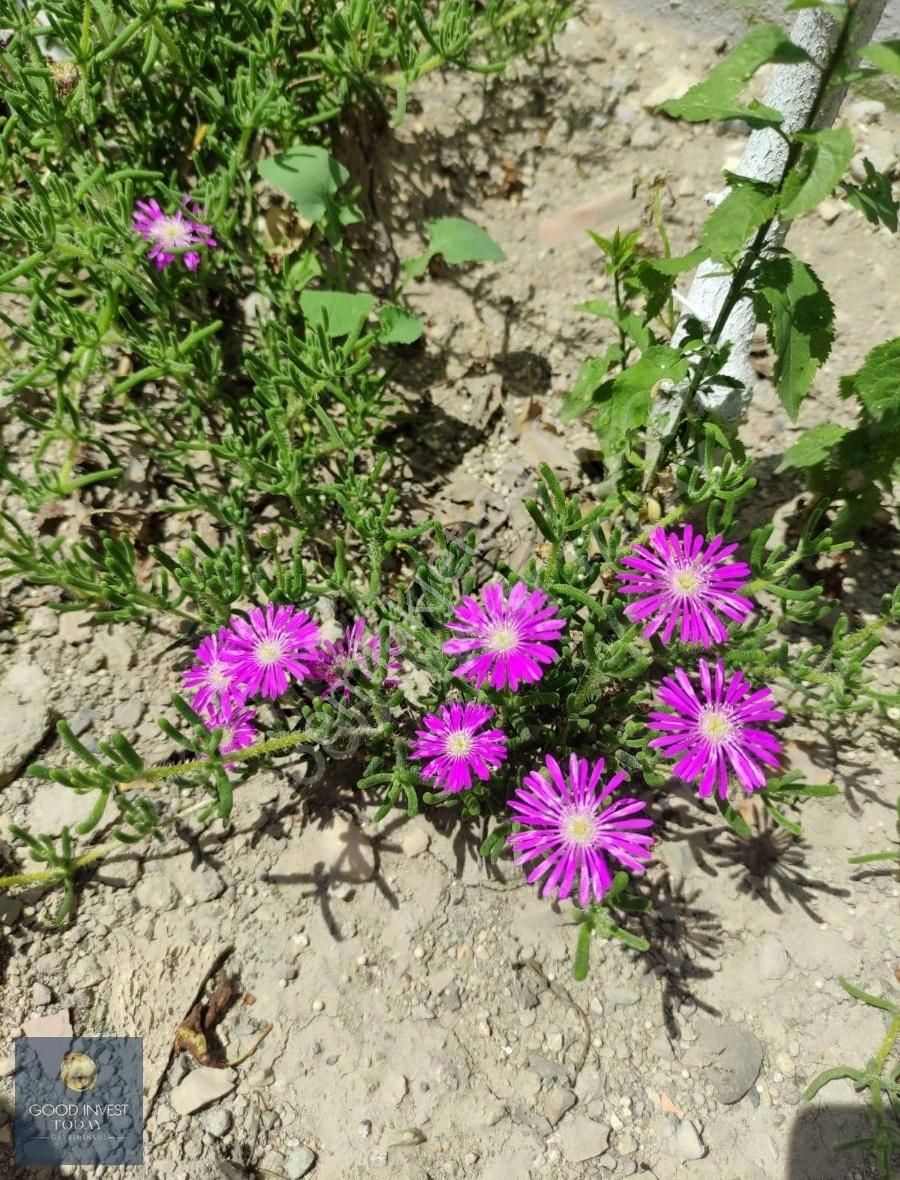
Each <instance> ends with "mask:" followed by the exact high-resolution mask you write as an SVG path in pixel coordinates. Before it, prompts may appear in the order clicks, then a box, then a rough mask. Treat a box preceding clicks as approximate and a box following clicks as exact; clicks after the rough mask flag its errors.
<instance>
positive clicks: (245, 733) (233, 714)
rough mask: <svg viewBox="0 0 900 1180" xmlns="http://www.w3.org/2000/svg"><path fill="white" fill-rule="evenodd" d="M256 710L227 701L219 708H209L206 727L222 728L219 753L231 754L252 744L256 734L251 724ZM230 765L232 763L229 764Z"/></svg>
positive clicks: (211, 728)
mask: <svg viewBox="0 0 900 1180" xmlns="http://www.w3.org/2000/svg"><path fill="white" fill-rule="evenodd" d="M255 717H256V710H255V709H251V708H248V706H246V705H235V704H232V703H230V702H229V703H227V704H225V705H223V706H222V707H221V708H218V709H213V710H211V711H210V712H209V713H208V714H207V716H206V728H207V729H209V730H210V731H212V730H213V729H221V730H222V740H221V742H220V743H219V753H220V754H233V753H234V751H235V750H243V749H244V748H245V747H246V746H252V745H253V743H254V742H255V741H256V739H257V737H258V734H257V731H256V729H255V727H254V725H253V720H254V718H255ZM231 765H232V766H233V765H234V763H232V764H231Z"/></svg>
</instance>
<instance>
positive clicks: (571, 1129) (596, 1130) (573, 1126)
mask: <svg viewBox="0 0 900 1180" xmlns="http://www.w3.org/2000/svg"><path fill="white" fill-rule="evenodd" d="M559 1139H560V1146H561V1148H562V1153H563V1156H564V1157H565V1159H566V1160H567V1162H568V1163H570V1164H580V1163H582V1162H583V1161H584V1160H592V1159H593V1158H594V1157H595V1156H598V1155H603V1153H604V1152H605V1151H606V1147H607V1144H608V1143H609V1127H607V1126H605V1125H604V1124H603V1123H597V1122H595V1121H594V1120H593V1119H589V1118H587V1117H586V1116H585V1115H583V1114H576V1115H572V1116H571V1117H570V1118H568V1119H566V1120H565V1122H564V1123H563V1124H562V1128H561V1130H560V1132H559Z"/></svg>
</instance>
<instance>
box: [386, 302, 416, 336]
mask: <svg viewBox="0 0 900 1180" xmlns="http://www.w3.org/2000/svg"><path fill="white" fill-rule="evenodd" d="M378 322H379V324H380V325H381V326H380V327H379V329H378V340H379V343H381V344H414V343H415V342H416V341H417V340H418V339H420V337H421V335H422V331H423V328H424V325H423V323H422V318H421V316H417V315H414V314H413V313H412V312H411V311H407V310H406V309H405V308H403V307H395V306H394V304H392V303H389V304H387V305H386V306H385V307H382V308H379V311H378Z"/></svg>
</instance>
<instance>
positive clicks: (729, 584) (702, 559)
mask: <svg viewBox="0 0 900 1180" xmlns="http://www.w3.org/2000/svg"><path fill="white" fill-rule="evenodd" d="M736 549H737V545H726V544H725V541H724V538H723V537H713V539H712V540H711V541H710V542H709V543H707V542H706V540H705V538H704V537H702V536H700V535H697V534H695V533H694V530H693V529H692V527H691V526H690V525H689V524H686V525H684V526H683V527H682V532H681V536H680V537H679V536H678V535H677V534H676V533H674V532H667V531H666V530H665V529H662V528H658V529H655V530H654V532H653V533H651V535H650V548H647V547H645V546H643V545H635V547H634V551H633V552H632V553H631V554H630V555H629V556H627V557H625V558H624V559H623V561H622V564H623V566H625V567H626V569H625V570H624V571H621V572H620V573H619V579H620V581H621V584H622V585H621V589H622V592H623V593H624V594H628V595H634V596H635V597H636V598H637V601H636V602H633V603H631V604H630V605H629V606H628V607H626V609H625V614H626V615H627V616H628V618H629V619H630V620H631V621H632V622H635V623H637V622H643V623H644V624H645V625H644V629H643V635H644V637H645V638H650V637H651V636H653V635H658V636H659V638H660V639H661V641H662V642H663V643H669V642H670V641H671V640H672V639H673V637H676V636H677V638H678V639H679V640H680V641H681V642H682V643H692V644H699V646H700V647H702V648H708V647H711V646H712V645H713V644H714V643H724V642H725V640H727V638H728V629H727V627H726V625H725V623H724V622H723V621H722V617H721V616H724V617H725V618H726V619H729V620H731V621H732V622H736V623H743V622H745V621H746V620H747V618H749V616H750V614H751V613H752V611H753V604H752V602H750V600H749V599H748V598H745V597H744V595H743V594H741V593H740V591H741V590H744V589H746V579H747V577H748V575H749V573H750V568H749V566H747V565H745V564H744V563H743V562H739V561H731V560H730V558H731V555H732V554H733V553H734V552H735V550H736ZM699 679H700V683H699V689H698V686H697V684H696V683H695V681H693V680H692V679H691V678H690V677H689V675H688V673H687V672H686V671H685V669H684V668H681V667H679V668H676V669H675V673H674V675H673V676H667V677H665V678H664V679H663V681H662V683H661V685H660V688H659V698H660V701H661V702H662V704H663V705H665V706H666V707H667V708H668V709H670V710H672V711H671V712H654V713H651V714H650V721H651V723H652V726H653V728H654V729H656V730H659V731H661V733H662V735H663V736H661V737H657V738H653V740H652V741H651V742H650V745H651V746H652V747H654V748H656V749H659V750H661V751H662V753H663V754H665V755H666V756H667V757H673V758H676V759H677V761H676V763H675V765H674V767H673V768H672V773H673V774H674V775H676V777H678V778H680V779H683V780H684V781H686V782H696V783H698V784H699V786H698V794H700V795H701V796H708V795H711V794H712V792H713V790H714V789H715V791H716V792H717V793H718V796H719V798H720V799H727V797H728V782H729V777H730V775H731V774H732V773H733V774H734V777H735V778H736V779H737V781H738V782H739V783H740V785H741V786H742V787H743V788H744V790H745V791H755V790H759V789H760V788H761V787H764V786H765V781H766V780H765V770H764V767H770V768H771V767H775V766H777V765H778V755H779V753H780V752H781V743H780V742H779V741H778V739H777V738H775V737H774V736H773V735H772V734H770V733H768V732H767V731H766V730H763V729H760V728H758V726H759V723H760V722H766V721H781V720H782V719H783V718H784V713H783V712H782V710H781V709H779V708H777V707H776V705H775V699H774V697H773V696H772V693H771V691H770V690H769V689H768V688H760V689H757V690H755V691H754V689H753V686H752V685H751V684H750V682H749V681H748V680H747V678H746V677H745V676H744V674H743V673H742V672H740V671H737V672H734V673H732V674H730V675H729V673H728V671H727V669H726V667H725V664H724V663H723V661H722V660H721V659H718V660H716V662H715V664H714V665H712V666H710V664H709V663H707V661H706V660H700V665H699Z"/></svg>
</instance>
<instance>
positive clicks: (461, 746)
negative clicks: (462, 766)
mask: <svg viewBox="0 0 900 1180" xmlns="http://www.w3.org/2000/svg"><path fill="white" fill-rule="evenodd" d="M471 749H472V735H471V734H470V733H469V732H468V731H467V730H465V729H461V730H457V732H456V733H451V734H450V736H449V737H448V738H447V753H448V754H451V755H452V756H453V757H454V758H464V757H465V756H466V754H468V753H469V752H470V751H471Z"/></svg>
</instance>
